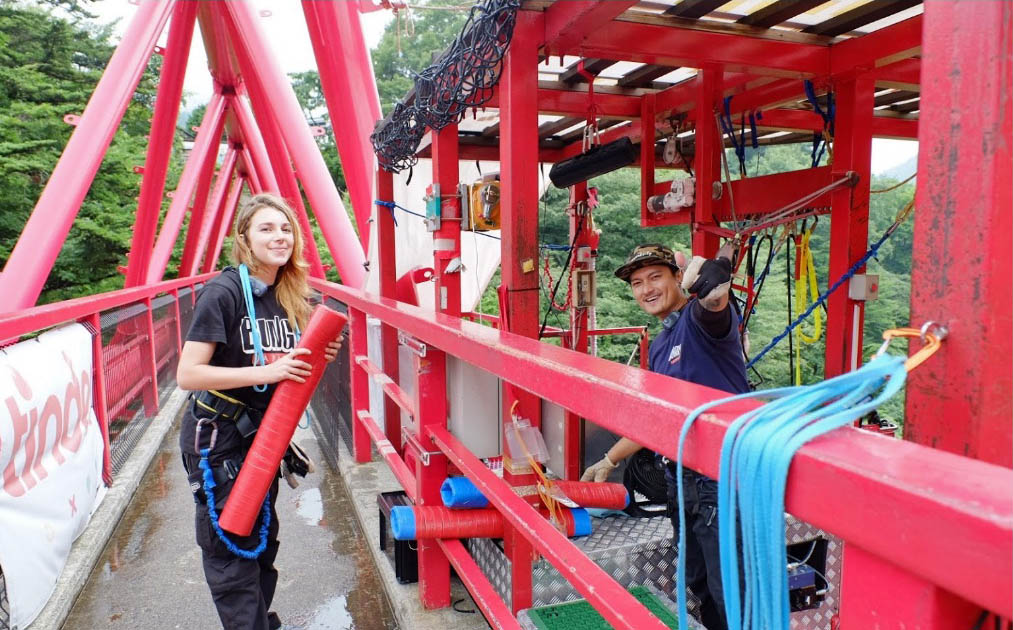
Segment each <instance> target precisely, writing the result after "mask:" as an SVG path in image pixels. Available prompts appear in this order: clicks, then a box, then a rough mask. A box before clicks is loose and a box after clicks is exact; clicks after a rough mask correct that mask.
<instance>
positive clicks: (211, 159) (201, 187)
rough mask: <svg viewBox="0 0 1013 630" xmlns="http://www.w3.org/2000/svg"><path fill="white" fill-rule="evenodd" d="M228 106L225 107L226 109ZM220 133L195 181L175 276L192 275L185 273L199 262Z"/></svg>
mask: <svg viewBox="0 0 1013 630" xmlns="http://www.w3.org/2000/svg"><path fill="white" fill-rule="evenodd" d="M227 107H228V105H226V109H227ZM220 127H221V129H222V130H224V128H225V114H223V115H222V120H221V125H220ZM221 137H222V134H221V131H219V133H218V134H217V135H216V136H214V139H213V141H212V146H211V148H210V150H209V151H208V153H207V157H206V158H205V159H204V165H203V166H202V167H201V171H200V177H198V179H197V188H196V191H195V192H194V195H193V203H191V204H190V222H189V223H188V224H187V227H186V240H185V241H184V243H183V255H182V257H181V258H180V260H179V269H178V270H177V275H178V276H180V277H182V276H184V275H193V274H189V273H186V270H187V269H190V268H191V267H195V266H196V264H199V263H200V261H199V260H197V261H196V263H195V261H194V259H195V258H197V257H198V256H200V253H199V252H200V250H198V249H197V247H198V244H199V243H200V236H201V232H203V231H206V230H207V229H208V227H209V226H210V223H211V221H208V220H207V219H211V220H213V217H211V216H210V213H213V212H214V207H213V206H211V207H209V205H208V194H209V193H210V191H211V182H212V180H213V179H214V177H215V168H216V167H217V165H218V150H219V148H220V144H219V143H220V142H221Z"/></svg>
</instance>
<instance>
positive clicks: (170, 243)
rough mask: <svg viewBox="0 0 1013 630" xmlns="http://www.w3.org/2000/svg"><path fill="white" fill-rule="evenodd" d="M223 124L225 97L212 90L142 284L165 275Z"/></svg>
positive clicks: (158, 279) (216, 147) (215, 147)
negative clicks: (181, 227)
mask: <svg viewBox="0 0 1013 630" xmlns="http://www.w3.org/2000/svg"><path fill="white" fill-rule="evenodd" d="M224 122H225V98H224V97H223V96H222V93H221V92H218V91H215V93H214V94H212V95H211V101H210V102H209V103H208V107H207V110H205V112H204V119H203V120H202V121H201V125H200V129H199V131H198V132H197V138H196V139H195V140H194V143H193V150H191V151H190V157H189V158H188V159H187V161H186V164H185V165H184V166H183V174H182V175H180V177H179V182H178V183H177V185H176V190H175V191H173V197H172V203H170V204H169V209H168V210H167V211H166V213H165V219H164V220H163V221H162V229H161V231H160V232H159V233H158V239H157V240H156V241H155V248H154V250H153V251H152V253H151V262H150V263H149V264H148V273H147V275H146V276H145V281H146V282H148V283H152V282H158V281H160V280H161V279H162V276H164V275H165V268H166V266H167V265H168V264H169V258H170V257H171V256H172V249H173V247H174V246H175V245H176V237H177V236H178V235H179V228H180V226H181V225H182V224H183V215H184V214H185V213H186V210H187V207H188V206H189V205H190V199H191V197H192V196H193V194H194V188H196V186H197V179H198V178H199V177H200V175H201V173H200V169H201V167H202V166H204V165H205V160H206V159H207V157H208V153H209V152H216V151H218V140H219V139H220V138H221V136H222V125H223V124H224Z"/></svg>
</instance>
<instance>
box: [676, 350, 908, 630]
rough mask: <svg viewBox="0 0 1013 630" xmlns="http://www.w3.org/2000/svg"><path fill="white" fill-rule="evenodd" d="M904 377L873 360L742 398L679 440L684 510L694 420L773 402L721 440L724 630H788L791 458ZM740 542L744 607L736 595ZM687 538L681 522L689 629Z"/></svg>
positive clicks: (682, 613) (683, 620)
mask: <svg viewBox="0 0 1013 630" xmlns="http://www.w3.org/2000/svg"><path fill="white" fill-rule="evenodd" d="M906 377H907V372H906V370H905V368H904V359H903V358H902V357H890V356H882V357H876V358H874V359H873V360H872V361H870V362H869V363H868V364H866V365H865V366H863V367H862V368H860V369H858V370H855V371H853V372H849V373H847V374H844V375H841V376H838V377H836V378H832V379H828V380H826V381H823V382H821V383H817V384H815V385H809V386H802V387H782V388H778V389H772V390H766V391H762V392H750V393H746V394H740V395H737V396H732V397H729V398H724V399H722V400H717V401H713V402H710V403H707V404H705V405H702V406H700V407H698V408H697V409H695V410H694V411H693V412H692V413H691V414H690V415H689V416H688V417H687V418H686V422H685V423H684V424H683V427H682V430H681V431H680V433H679V445H678V457H677V460H676V482H677V486H678V497H679V505H680V509H683V505H684V496H685V495H684V488H683V480H682V468H683V459H682V457H683V447H684V445H685V440H686V435H687V434H688V433H689V429H690V427H691V426H692V425H693V423H694V422H695V421H696V419H697V418H698V417H699V416H700V415H701V414H703V413H704V412H706V411H708V410H709V409H712V408H714V407H716V406H718V405H723V404H725V403H729V402H732V401H737V400H743V399H747V398H751V399H770V400H771V402H769V403H767V404H766V405H763V406H762V407H758V408H756V409H753V410H751V411H749V412H747V413H745V414H743V415H741V416H740V417H739V418H737V419H736V420H735V421H734V422H733V423H732V424H731V425H730V426H729V427H728V430H727V432H726V433H725V437H724V440H723V442H722V445H721V460H720V464H719V474H718V515H719V516H718V535H719V540H720V543H721V544H720V554H721V580H722V585H723V587H724V599H725V611H726V615H727V620H728V628H729V630H743V628H745V629H749V628H752V629H754V630H757V629H763V630H787V629H788V627H789V612H790V606H789V602H788V575H787V572H786V570H785V567H786V566H787V551H786V549H785V546H784V492H785V487H786V484H787V477H788V468H789V467H790V465H791V461H792V458H793V457H794V455H795V452H796V451H797V450H798V449H799V448H801V447H802V446H803V445H804V444H806V443H807V442H809V441H810V440H812V439H814V438H816V437H818V436H820V435H823V434H824V433H827V432H829V431H832V430H833V429H836V428H839V427H841V426H843V425H846V424H848V423H850V422H852V421H854V420H855V419H856V418H858V417H860V416H862V415H864V414H866V413H868V412H869V411H871V410H872V409H874V408H876V407H878V406H879V405H881V404H882V403H883V402H885V401H886V400H887V399H889V398H890V397H891V396H893V395H894V394H896V393H897V392H898V391H899V390H900V389H901V387H903V385H904V382H905V380H906ZM739 536H741V539H742V550H741V557H742V571H741V574H742V577H743V585H744V589H743V591H744V594H745V597H744V600H743V599H742V598H740V594H739V579H740V578H739V576H740V568H739V550H738V544H737V539H738V537H739ZM685 548H686V531H685V524H684V520H683V519H680V522H679V556H678V559H677V567H676V573H677V580H678V581H677V583H678V584H679V585H680V586H679V588H677V589H676V592H677V597H678V606H679V622H680V624H681V627H688V625H687V612H686V591H685V588H684V586H683V585H685V584H686V565H685Z"/></svg>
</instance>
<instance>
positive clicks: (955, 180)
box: [904, 2, 1013, 611]
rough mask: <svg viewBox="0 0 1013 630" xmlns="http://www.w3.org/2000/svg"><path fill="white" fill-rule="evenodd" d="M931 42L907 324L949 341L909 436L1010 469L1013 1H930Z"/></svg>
mask: <svg viewBox="0 0 1013 630" xmlns="http://www.w3.org/2000/svg"><path fill="white" fill-rule="evenodd" d="M925 42H926V46H925V52H924V57H923V60H922V63H923V73H924V75H925V84H926V85H931V86H933V88H932V89H931V90H927V91H925V92H924V93H923V95H922V111H921V120H922V122H921V133H920V134H919V137H918V140H919V145H920V146H921V150H920V151H919V152H918V173H919V177H918V190H917V193H916V201H917V210H916V211H915V219H914V220H915V227H914V246H913V251H912V261H911V262H912V272H911V321H912V323H914V324H916V325H917V324H921V323H923V322H926V321H929V320H935V321H937V322H940V323H941V324H944V325H946V326H947V327H948V328H949V330H950V333H949V337H948V338H947V339H946V341H945V343H944V344H943V347H942V348H941V349H940V350H939V352H938V353H937V357H933V360H932V361H931V362H930V363H928V364H926V365H925V366H923V367H922V368H921V369H920V370H918V371H916V372H915V373H914V374H912V375H911V386H910V387H909V388H908V396H907V413H906V418H907V421H906V422H905V427H904V438H905V439H908V440H913V441H915V442H918V443H921V444H926V445H930V446H933V447H935V448H939V449H942V450H946V451H951V452H954V453H961V454H964V455H967V456H969V457H976V458H978V459H981V460H984V461H988V462H992V463H995V464H999V465H1001V466H1005V467H1007V468H1008V467H1010V466H1013V454H1011V444H1013V437H1011V426H1010V417H1011V416H1013V404H1011V401H1010V392H1011V391H1013V385H1011V382H1010V381H1011V377H1010V374H1011V369H1010V361H1011V359H1010V357H1013V347H1011V345H1013V344H1011V337H1010V334H1009V331H1010V330H1011V328H1013V321H1011V316H1010V308H1009V305H1010V303H1011V302H1013V296H1011V285H1013V283H1011V282H1010V252H1011V251H1013V243H1011V234H1013V226H1011V211H1010V208H1013V181H1011V173H1013V164H1011V153H1010V138H1013V133H1011V121H1010V117H1011V113H1010V102H1011V99H1013V86H1011V79H1010V74H1011V58H1013V52H1011V46H1013V44H1011V42H1013V4H1009V3H1006V2H995V3H976V4H974V5H972V6H970V7H969V6H968V5H966V4H965V3H962V2H938V3H936V2H930V3H927V4H926V5H925ZM940 262H943V264H940ZM1005 496H1006V498H1007V499H1008V498H1009V496H1010V494H1009V493H1007V494H1006V495H1005ZM979 582H980V581H979ZM1006 595H1007V597H1009V591H1008V590H1007V593H1006ZM995 610H997V611H998V609H995Z"/></svg>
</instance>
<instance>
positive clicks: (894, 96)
mask: <svg viewBox="0 0 1013 630" xmlns="http://www.w3.org/2000/svg"><path fill="white" fill-rule="evenodd" d="M912 98H918V92H909V91H907V90H898V91H896V92H890V93H889V94H883V95H882V96H877V97H876V99H875V106H876V107H880V106H882V105H893V104H894V103H896V102H898V101H907V100H910V99H912Z"/></svg>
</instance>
